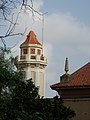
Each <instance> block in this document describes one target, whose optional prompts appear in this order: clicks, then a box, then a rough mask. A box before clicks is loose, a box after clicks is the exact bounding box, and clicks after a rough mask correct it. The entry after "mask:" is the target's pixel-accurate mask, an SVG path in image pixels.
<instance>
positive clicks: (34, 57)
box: [19, 54, 47, 64]
mask: <svg viewBox="0 0 90 120" xmlns="http://www.w3.org/2000/svg"><path fill="white" fill-rule="evenodd" d="M19 61H20V62H27V63H30V62H42V63H46V64H47V59H46V57H44V56H43V55H35V54H34V55H33V54H32V55H28V54H27V55H22V56H20V58H19Z"/></svg>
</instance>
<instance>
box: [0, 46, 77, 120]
mask: <svg viewBox="0 0 90 120" xmlns="http://www.w3.org/2000/svg"><path fill="white" fill-rule="evenodd" d="M8 52H9V50H7V51H6V49H5V50H4V49H2V48H1V50H0V120H69V119H71V118H72V117H74V116H75V112H74V111H73V110H71V108H69V107H68V108H67V107H65V106H64V104H63V101H62V100H61V99H59V98H58V97H54V98H52V99H48V98H46V99H43V98H40V96H39V95H38V88H37V87H35V85H34V84H33V82H32V80H31V79H30V80H26V81H24V80H23V75H22V73H21V72H20V71H19V72H18V71H16V69H15V66H14V58H13V57H12V56H11V55H9V54H7V53H8Z"/></svg>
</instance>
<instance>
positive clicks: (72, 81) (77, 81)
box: [50, 59, 90, 120]
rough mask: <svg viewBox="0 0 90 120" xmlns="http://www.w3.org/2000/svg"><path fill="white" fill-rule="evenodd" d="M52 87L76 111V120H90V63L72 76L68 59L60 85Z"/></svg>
mask: <svg viewBox="0 0 90 120" xmlns="http://www.w3.org/2000/svg"><path fill="white" fill-rule="evenodd" d="M50 87H51V89H52V90H55V91H57V92H58V94H59V95H60V97H61V98H62V99H63V100H64V103H65V105H66V106H70V107H71V108H72V109H73V110H75V112H76V117H75V118H74V120H80V119H81V120H90V107H89V106H90V62H89V63H87V64H86V65H84V66H83V67H81V68H80V69H78V70H77V71H75V72H74V73H72V74H71V75H70V74H68V59H66V62H65V74H64V75H62V76H61V77H60V82H59V83H56V84H53V85H51V86H50Z"/></svg>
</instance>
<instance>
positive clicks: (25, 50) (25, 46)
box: [17, 31, 47, 96]
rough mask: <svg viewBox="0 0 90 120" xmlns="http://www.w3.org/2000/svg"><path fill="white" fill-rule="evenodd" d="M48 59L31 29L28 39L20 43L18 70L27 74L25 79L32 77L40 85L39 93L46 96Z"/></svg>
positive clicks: (37, 85)
mask: <svg viewBox="0 0 90 120" xmlns="http://www.w3.org/2000/svg"><path fill="white" fill-rule="evenodd" d="M46 66H47V59H46V57H45V56H44V55H43V47H42V45H41V43H39V41H38V40H37V38H36V35H35V33H34V32H33V31H30V32H29V34H28V35H27V38H26V40H25V41H24V42H23V43H22V44H21V45H20V55H19V57H18V65H17V68H18V70H19V69H21V70H22V71H23V73H24V74H25V79H26V80H28V79H30V78H32V81H33V82H34V84H35V86H36V87H39V95H40V96H45V69H46Z"/></svg>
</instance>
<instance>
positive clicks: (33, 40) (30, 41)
mask: <svg viewBox="0 0 90 120" xmlns="http://www.w3.org/2000/svg"><path fill="white" fill-rule="evenodd" d="M29 44H38V45H41V44H40V43H39V42H38V40H37V38H36V35H35V33H34V32H33V31H30V32H29V34H28V35H27V38H26V40H25V41H24V42H23V43H22V44H21V46H22V45H29Z"/></svg>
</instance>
